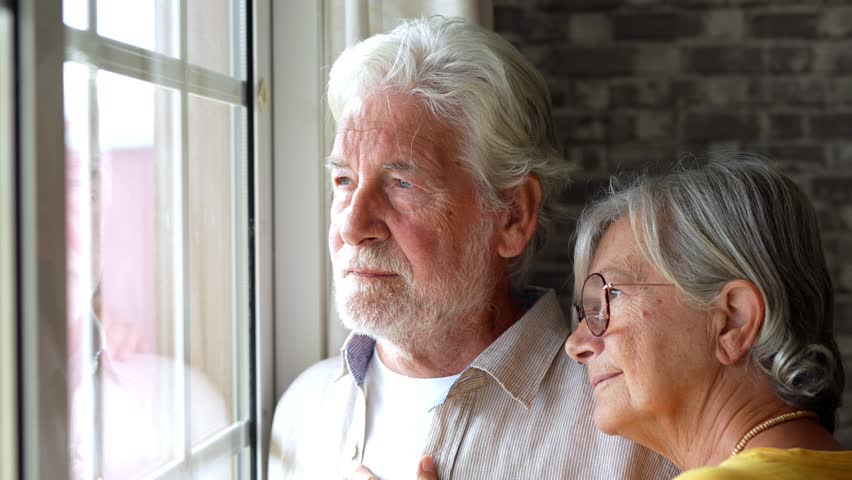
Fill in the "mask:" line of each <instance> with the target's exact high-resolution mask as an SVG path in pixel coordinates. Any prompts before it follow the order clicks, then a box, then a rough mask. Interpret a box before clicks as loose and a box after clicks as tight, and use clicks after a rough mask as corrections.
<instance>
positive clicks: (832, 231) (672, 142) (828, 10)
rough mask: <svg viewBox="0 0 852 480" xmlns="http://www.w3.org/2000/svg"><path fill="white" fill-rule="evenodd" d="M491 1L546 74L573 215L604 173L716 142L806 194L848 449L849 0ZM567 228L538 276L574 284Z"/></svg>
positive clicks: (851, 246)
mask: <svg viewBox="0 0 852 480" xmlns="http://www.w3.org/2000/svg"><path fill="white" fill-rule="evenodd" d="M494 6H495V11H494V27H495V30H497V31H498V32H499V33H501V34H503V35H505V36H506V37H507V38H508V39H509V40H511V41H512V42H513V43H514V44H515V45H517V46H518V47H519V48H520V49H521V51H522V52H524V54H525V55H527V57H528V58H530V59H531V60H532V62H533V63H534V64H535V65H536V66H537V67H538V68H539V69H540V70H541V71H542V72H543V73H544V75H545V77H546V78H547V80H548V82H549V83H550V86H551V92H552V94H553V102H554V107H555V116H556V122H557V128H558V131H559V132H560V135H561V137H562V142H563V145H564V148H565V154H566V156H567V157H569V158H571V159H572V160H573V161H575V162H576V163H577V164H578V165H579V166H580V170H579V174H578V175H577V177H576V181H575V183H574V185H573V186H572V188H571V189H570V192H569V193H568V195H567V196H566V201H567V203H568V204H569V205H571V207H572V212H573V214H574V215H576V214H577V213H578V212H579V209H580V207H581V206H582V205H583V204H584V202H585V201H586V199H587V198H588V197H589V195H591V194H592V193H594V192H596V191H597V190H599V189H600V188H601V186H602V185H603V184H604V182H605V181H606V179H607V176H608V175H609V174H610V173H613V172H616V171H631V170H635V169H645V168H650V169H651V170H653V169H657V168H663V167H665V166H666V165H667V164H670V163H672V162H673V161H676V160H677V159H678V158H681V157H682V156H683V155H685V154H687V153H691V154H696V155H699V156H706V154H707V153H708V152H711V151H730V150H746V151H750V152H755V153H760V154H763V155H767V156H769V157H771V158H773V159H774V160H776V161H777V162H778V164H779V165H780V166H781V168H783V170H784V171H785V173H787V174H788V175H790V176H791V177H792V178H794V179H795V180H796V181H797V182H798V183H799V185H801V187H802V188H803V189H804V190H805V191H806V192H807V193H808V194H809V195H810V196H811V198H812V200H813V201H814V203H815V205H816V207H817V210H818V212H819V215H820V219H821V225H822V234H823V239H824V244H825V248H826V254H827V256H828V263H829V266H830V268H831V272H832V278H833V281H834V286H835V293H836V300H837V312H836V318H835V325H836V332H837V335H838V337H839V342H840V345H841V349H842V351H843V352H844V354H845V357H844V358H845V365H846V370H847V389H846V391H847V394H846V396H845V402H844V403H845V405H846V406H845V408H843V409H842V411H841V414H840V423H841V428H840V429H839V431H838V434H837V436H838V438H840V439H841V441H842V442H844V444H845V445H846V446H847V447H852V1H849V0H846V1H831V0H823V1H816V0H776V1H767V0H680V1H677V2H674V1H665V0H530V1H522V0H495V1H494ZM573 228H574V225H573V223H571V222H570V221H569V222H566V223H565V224H563V225H561V226H560V228H559V232H558V236H557V238H556V239H555V240H554V241H553V242H552V243H551V244H550V246H549V247H548V249H547V251H546V252H544V254H543V255H542V257H541V258H540V259H539V261H538V263H537V265H536V267H535V271H534V274H533V280H534V281H535V282H536V283H538V284H544V285H547V286H552V287H559V286H560V285H562V284H563V282H565V281H566V280H569V285H570V271H571V258H570V251H571V247H572V246H571V238H570V237H571V234H572V232H573ZM569 290H570V288H569ZM569 297H570V291H568V292H566V293H565V295H564V296H563V303H564V305H566V306H567V305H568V304H569V303H570V298H569Z"/></svg>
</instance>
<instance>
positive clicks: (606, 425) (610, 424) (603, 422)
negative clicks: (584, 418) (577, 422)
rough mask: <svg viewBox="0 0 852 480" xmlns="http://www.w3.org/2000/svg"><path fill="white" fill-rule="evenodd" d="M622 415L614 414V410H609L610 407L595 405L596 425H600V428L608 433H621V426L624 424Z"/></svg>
mask: <svg viewBox="0 0 852 480" xmlns="http://www.w3.org/2000/svg"><path fill="white" fill-rule="evenodd" d="M620 417H621V415H617V414H616V415H614V414H613V412H611V411H608V409H602V408H599V407H595V413H594V417H593V418H594V421H595V426H596V427H598V430H600V431H601V432H603V433H605V434H607V435H620V434H621V430H622V429H621V427H622V426H623V423H624V422H623V421H622V420H623V419H622V418H620Z"/></svg>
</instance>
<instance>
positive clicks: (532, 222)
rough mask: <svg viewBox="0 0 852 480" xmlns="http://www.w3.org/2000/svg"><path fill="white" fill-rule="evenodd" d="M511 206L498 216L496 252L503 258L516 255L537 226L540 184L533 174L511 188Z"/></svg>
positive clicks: (522, 249) (521, 250)
mask: <svg viewBox="0 0 852 480" xmlns="http://www.w3.org/2000/svg"><path fill="white" fill-rule="evenodd" d="M511 197H512V198H509V199H508V200H509V201H510V205H511V207H510V208H509V209H507V210H505V211H504V212H502V213H501V215H500V216H499V220H498V221H499V232H498V233H499V239H498V242H497V253H498V254H499V255H500V256H501V257H503V258H513V257H517V256H518V255H520V254H521V252H523V251H524V247H526V246H527V242H529V241H530V239H531V238H532V237H533V235H534V234H535V229H536V227H538V209H539V207H541V184H540V183H539V181H538V177H536V176H535V175H527V178H526V179H525V180H524V183H522V184H520V185H518V187H517V188H515V189H514V190H512V192H511Z"/></svg>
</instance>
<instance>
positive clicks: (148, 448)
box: [65, 63, 183, 478]
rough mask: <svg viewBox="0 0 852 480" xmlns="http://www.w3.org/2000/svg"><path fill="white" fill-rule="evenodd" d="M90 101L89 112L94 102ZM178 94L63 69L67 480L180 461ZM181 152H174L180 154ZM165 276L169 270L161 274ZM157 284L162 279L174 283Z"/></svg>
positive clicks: (74, 67)
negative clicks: (175, 281)
mask: <svg viewBox="0 0 852 480" xmlns="http://www.w3.org/2000/svg"><path fill="white" fill-rule="evenodd" d="M93 98H94V101H93ZM178 98H179V97H178V95H177V93H176V92H174V91H171V90H168V89H163V88H159V87H155V86H153V85H151V84H148V83H145V82H141V81H138V80H133V79H130V78H127V77H122V76H119V75H115V74H111V73H108V72H102V71H101V72H96V71H94V70H93V69H92V68H90V67H88V66H86V65H81V64H74V63H69V64H66V68H65V99H66V100H65V101H66V132H67V141H66V143H67V155H66V168H67V181H66V186H67V202H66V203H67V218H68V227H67V230H68V265H69V271H68V285H69V303H68V306H69V309H68V312H69V318H68V328H69V356H70V358H69V361H70V365H69V392H70V395H71V397H70V399H69V401H70V408H69V410H70V412H71V448H72V452H71V453H72V459H73V460H74V465H73V471H74V473H75V478H94V477H97V476H99V474H101V475H102V476H103V478H131V477H135V476H137V475H138V474H140V473H144V472H145V471H148V470H152V469H154V468H155V467H157V466H160V465H162V464H164V463H166V462H168V461H171V460H173V459H175V458H178V457H179V455H180V453H181V451H182V447H183V445H182V443H181V438H180V436H179V435H174V434H171V431H172V430H173V429H174V425H175V423H180V422H181V421H182V414H183V409H182V404H181V403H179V402H178V401H176V397H178V396H179V393H178V392H179V391H180V392H182V389H179V388H178V386H180V385H183V382H182V378H179V377H180V374H179V373H178V372H179V371H180V368H179V367H180V365H181V363H182V360H181V359H179V358H177V359H176V358H175V354H174V352H175V348H174V347H173V345H171V344H169V343H168V340H169V339H172V338H174V335H173V334H172V333H171V332H170V331H169V330H170V329H171V328H172V326H173V325H174V323H175V322H174V314H173V313H174V312H172V311H170V310H168V309H162V308H159V307H160V306H161V305H162V304H168V305H171V300H172V299H171V298H170V295H171V294H167V295H166V296H165V297H163V296H162V291H161V289H158V288H157V285H158V281H160V280H163V279H161V278H158V275H160V274H162V270H160V269H158V266H159V265H158V260H161V259H164V258H165V259H169V258H171V254H170V250H171V249H172V248H173V243H174V242H170V241H165V242H163V241H162V237H163V236H165V235H168V233H166V234H165V235H161V234H160V233H161V232H164V231H165V232H168V231H170V230H171V227H170V226H169V225H168V224H169V221H170V218H171V209H170V205H169V204H168V201H169V196H168V195H162V194H161V192H164V191H165V192H168V191H171V190H172V188H171V184H170V183H169V181H168V180H166V181H165V183H166V184H165V185H163V183H164V182H163V180H162V178H163V177H168V175H167V174H166V175H164V174H163V173H162V171H163V170H168V169H169V168H170V166H171V165H174V164H175V163H176V161H177V160H178V159H179V158H177V157H176V155H175V154H174V151H175V148H174V147H173V145H172V143H173V141H174V139H175V138H179V132H178V135H175V134H174V133H172V132H170V131H169V130H170V129H172V128H174V125H175V122H173V121H172V118H173V117H174V116H176V115H179V102H178ZM178 151H179V150H178ZM164 270H167V271H168V272H171V271H172V270H173V269H172V268H171V266H169V267H167V268H165V269H164ZM167 277H168V278H166V279H164V280H165V281H166V282H169V281H170V280H171V276H170V275H167Z"/></svg>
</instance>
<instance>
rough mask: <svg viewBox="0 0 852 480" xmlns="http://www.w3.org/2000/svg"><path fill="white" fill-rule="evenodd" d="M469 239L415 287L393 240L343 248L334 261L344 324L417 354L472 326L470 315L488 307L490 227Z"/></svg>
mask: <svg viewBox="0 0 852 480" xmlns="http://www.w3.org/2000/svg"><path fill="white" fill-rule="evenodd" d="M477 230H478V231H476V232H472V234H471V235H470V236H469V237H468V238H469V241H468V243H467V245H465V248H464V251H463V252H462V254H461V255H460V257H459V258H460V264H459V265H453V266H452V268H447V269H446V271H441V270H440V269H439V272H440V273H439V274H438V275H437V276H436V277H434V278H432V279H430V281H429V283H428V284H426V285H415V284H414V280H413V276H412V271H411V265H410V264H409V263H408V261H407V260H406V259H405V257H404V256H403V255H402V252H401V251H400V250H399V248H398V247H396V246H395V244H388V243H381V244H379V245H377V246H367V247H355V248H350V247H347V248H343V249H341V250H340V251H339V252H338V254H337V256H336V258H335V261H334V273H335V292H334V293H335V295H334V297H335V302H336V304H337V310H338V312H339V314H340V317H341V320H342V322H343V325H344V326H345V327H346V328H349V329H351V330H352V331H354V332H356V333H359V334H362V335H368V336H371V337H373V338H376V339H382V340H384V341H387V342H390V343H391V344H393V345H395V346H396V347H398V348H400V349H402V350H404V351H408V352H410V353H415V352H418V351H422V350H423V349H425V348H431V345H429V344H430V343H444V342H446V340H447V339H448V337H456V336H458V335H463V334H465V333H466V332H468V331H470V330H473V329H475V328H476V327H477V325H472V324H470V323H469V322H470V321H471V320H472V319H471V316H472V315H473V314H476V313H479V312H482V311H484V310H485V309H487V308H488V307H489V300H490V297H491V295H492V293H493V291H494V288H495V285H496V282H495V280H494V279H493V278H492V275H491V269H490V266H491V262H492V260H491V258H490V253H491V252H490V245H489V239H490V237H491V235H490V234H491V228H490V225H488V224H487V223H485V222H483V224H482V225H481V226H479V227H478V229H477ZM353 268H354V269H366V270H376V271H382V272H394V273H396V274H398V276H397V277H394V278H392V279H386V280H362V279H359V278H357V277H354V276H351V275H350V276H348V277H346V278H344V271H345V270H347V269H353Z"/></svg>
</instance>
